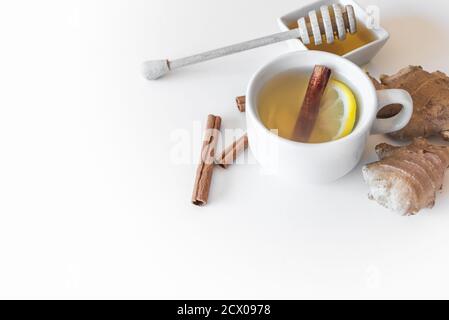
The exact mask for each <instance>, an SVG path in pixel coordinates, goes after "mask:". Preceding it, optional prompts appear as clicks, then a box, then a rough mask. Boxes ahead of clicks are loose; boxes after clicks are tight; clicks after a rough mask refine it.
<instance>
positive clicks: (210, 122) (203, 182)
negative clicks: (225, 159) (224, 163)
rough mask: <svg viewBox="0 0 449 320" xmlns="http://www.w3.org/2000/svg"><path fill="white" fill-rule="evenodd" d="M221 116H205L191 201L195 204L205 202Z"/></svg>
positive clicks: (210, 179)
mask: <svg viewBox="0 0 449 320" xmlns="http://www.w3.org/2000/svg"><path fill="white" fill-rule="evenodd" d="M220 126H221V118H220V117H218V116H214V115H209V116H208V117H207V124H206V132H205V134H204V140H203V147H202V150H201V159H200V164H199V165H198V169H197V171H196V178H195V185H194V187H193V195H192V203H193V204H194V205H197V206H202V205H205V204H207V200H208V198H209V189H210V184H211V181H212V173H213V170H214V158H215V148H216V146H217V142H218V138H219V134H220Z"/></svg>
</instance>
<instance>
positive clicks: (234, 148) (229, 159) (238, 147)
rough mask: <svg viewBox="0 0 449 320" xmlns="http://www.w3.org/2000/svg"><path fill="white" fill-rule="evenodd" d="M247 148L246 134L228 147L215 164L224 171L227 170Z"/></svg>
mask: <svg viewBox="0 0 449 320" xmlns="http://www.w3.org/2000/svg"><path fill="white" fill-rule="evenodd" d="M246 148H248V135H247V134H244V135H243V136H242V137H241V138H240V139H238V140H237V141H234V142H233V143H232V144H231V145H230V146H229V147H227V148H226V149H225V150H224V151H223V153H222V154H221V155H220V156H219V157H218V158H217V160H216V161H215V162H216V164H218V165H219V166H220V167H222V168H223V169H227V168H228V167H229V166H230V165H231V164H233V163H234V161H235V160H236V159H237V157H238V155H239V154H240V153H242V152H243V151H245V149H246Z"/></svg>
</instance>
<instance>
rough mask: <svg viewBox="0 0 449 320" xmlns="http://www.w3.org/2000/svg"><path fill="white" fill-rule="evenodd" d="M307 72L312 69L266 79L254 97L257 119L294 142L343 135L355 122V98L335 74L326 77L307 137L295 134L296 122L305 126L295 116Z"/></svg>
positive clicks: (285, 73)
mask: <svg viewBox="0 0 449 320" xmlns="http://www.w3.org/2000/svg"><path fill="white" fill-rule="evenodd" d="M311 74H312V70H307V69H292V70H289V71H285V72H283V73H280V74H278V75H276V76H274V77H273V78H272V79H270V80H269V81H268V82H267V83H266V84H265V85H264V87H262V89H261V91H260V93H259V97H258V113H259V117H260V120H261V121H262V123H263V124H264V125H265V127H267V128H268V129H270V130H277V131H278V134H279V136H281V137H283V138H286V139H290V140H293V141H298V142H307V143H323V142H329V141H333V140H338V139H340V138H343V137H345V136H347V135H348V134H350V133H351V132H352V130H353V128H354V126H355V123H356V117H357V99H356V97H355V95H354V93H353V91H352V89H351V88H350V87H349V86H348V85H347V84H346V83H345V82H344V81H342V80H340V79H338V78H336V77H335V76H331V78H330V79H328V81H327V80H326V81H327V86H326V84H325V91H324V93H322V96H321V101H319V111H318V114H317V116H316V117H315V118H316V119H315V120H314V121H315V122H314V124H312V125H313V128H311V129H310V130H311V133H310V134H309V135H308V136H307V138H304V137H301V136H298V135H297V134H295V130H296V131H297V130H298V128H297V126H298V125H299V126H301V125H308V124H307V123H303V124H300V123H299V124H298V119H299V117H300V114H301V108H303V101H304V99H305V97H306V93H307V90H308V88H309V80H310V78H311ZM310 81H311V80H310ZM309 89H310V88H309ZM303 111H304V110H303ZM295 127H296V129H295ZM299 129H301V128H299Z"/></svg>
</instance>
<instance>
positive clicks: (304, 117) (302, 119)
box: [292, 65, 332, 142]
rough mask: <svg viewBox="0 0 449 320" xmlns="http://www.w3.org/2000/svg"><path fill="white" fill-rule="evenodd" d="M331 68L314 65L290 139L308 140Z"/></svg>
mask: <svg viewBox="0 0 449 320" xmlns="http://www.w3.org/2000/svg"><path fill="white" fill-rule="evenodd" d="M331 73H332V72H331V70H330V69H329V68H327V67H325V66H320V65H316V66H315V68H314V69H313V72H312V76H311V77H310V80H309V86H308V88H307V92H306V95H305V97H304V102H303V103H302V107H301V111H300V112H299V116H298V119H297V120H296V125H295V129H294V130H293V136H292V139H293V140H295V141H299V142H308V141H309V139H310V135H311V134H312V131H313V128H314V126H315V122H316V119H317V117H318V113H319V111H320V103H321V98H322V97H323V94H324V90H326V86H327V83H328V82H329V78H330V76H331Z"/></svg>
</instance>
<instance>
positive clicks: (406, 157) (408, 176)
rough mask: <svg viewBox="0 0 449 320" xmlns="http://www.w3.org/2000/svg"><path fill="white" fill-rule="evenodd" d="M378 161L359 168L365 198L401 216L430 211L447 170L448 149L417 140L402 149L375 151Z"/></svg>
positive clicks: (386, 147)
mask: <svg viewBox="0 0 449 320" xmlns="http://www.w3.org/2000/svg"><path fill="white" fill-rule="evenodd" d="M376 153H377V155H378V156H379V159H380V161H378V162H374V163H371V164H368V165H366V166H365V167H363V177H364V179H365V182H366V183H367V184H368V185H369V188H370V194H369V198H370V199H372V200H376V201H377V202H378V203H379V204H381V205H383V206H384V207H387V208H389V209H391V210H393V211H395V212H397V213H399V214H402V215H414V214H416V213H418V212H419V211H420V210H421V209H424V208H432V207H433V206H434V204H435V197H436V193H437V191H439V190H441V188H442V187H443V180H444V174H445V171H446V169H447V168H448V167H449V147H448V146H437V145H432V144H430V143H429V142H428V141H427V140H426V139H425V138H417V139H414V141H413V142H412V143H411V144H410V145H408V146H405V147H395V146H392V145H389V144H386V143H382V144H379V145H378V146H377V147H376Z"/></svg>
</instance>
